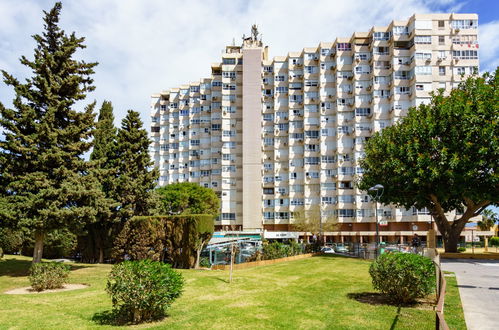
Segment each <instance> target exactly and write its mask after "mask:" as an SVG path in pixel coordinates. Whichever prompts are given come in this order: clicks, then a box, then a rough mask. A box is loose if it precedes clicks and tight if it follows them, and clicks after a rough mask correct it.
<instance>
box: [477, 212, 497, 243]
mask: <svg viewBox="0 0 499 330" xmlns="http://www.w3.org/2000/svg"><path fill="white" fill-rule="evenodd" d="M482 216H483V218H482V220H480V221H478V223H477V225H478V227H479V228H480V230H483V231H487V230H490V228H492V227H494V225H495V224H496V222H499V217H498V216H497V214H496V213H495V212H494V211H492V210H491V209H486V210H484V211H483V212H482ZM495 236H497V230H496V234H495Z"/></svg>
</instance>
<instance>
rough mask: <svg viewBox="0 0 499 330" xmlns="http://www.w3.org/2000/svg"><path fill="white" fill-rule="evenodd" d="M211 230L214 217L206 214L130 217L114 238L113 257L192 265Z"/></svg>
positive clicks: (180, 265)
mask: <svg viewBox="0 0 499 330" xmlns="http://www.w3.org/2000/svg"><path fill="white" fill-rule="evenodd" d="M213 231H214V217H213V215H209V214H191V215H174V216H149V217H133V218H132V219H130V220H129V221H128V222H127V223H126V224H125V226H124V228H123V230H122V231H121V232H120V234H119V235H118V237H117V238H116V241H115V248H114V250H113V256H114V258H116V259H117V260H118V261H120V260H124V259H126V258H128V259H130V260H144V259H150V260H156V261H160V260H161V261H167V262H169V263H171V264H172V265H173V267H176V268H192V267H194V266H195V264H196V257H197V253H198V251H200V249H201V248H202V247H203V245H204V244H206V243H207V242H208V241H209V240H210V239H211V237H212V235H213Z"/></svg>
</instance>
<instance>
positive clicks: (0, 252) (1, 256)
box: [0, 247, 3, 259]
mask: <svg viewBox="0 0 499 330" xmlns="http://www.w3.org/2000/svg"><path fill="white" fill-rule="evenodd" d="M2 258H3V250H2V248H1V247H0V259H2Z"/></svg>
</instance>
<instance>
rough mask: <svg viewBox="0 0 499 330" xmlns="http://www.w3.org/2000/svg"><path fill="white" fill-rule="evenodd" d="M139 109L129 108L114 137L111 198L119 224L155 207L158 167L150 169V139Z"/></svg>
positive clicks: (148, 212) (152, 210) (156, 203)
mask: <svg viewBox="0 0 499 330" xmlns="http://www.w3.org/2000/svg"><path fill="white" fill-rule="evenodd" d="M142 125H143V124H142V121H141V120H140V115H139V113H138V112H135V111H132V110H128V113H127V115H126V117H125V118H124V119H123V121H122V123H121V128H120V129H119V130H118V136H117V139H116V151H115V155H114V157H115V159H114V161H113V162H114V167H115V168H116V169H117V178H116V187H115V189H114V193H115V196H114V198H115V199H116V200H117V201H119V203H120V208H119V210H118V214H119V217H120V218H121V221H122V223H124V222H125V221H127V220H128V219H130V218H131V217H133V216H136V215H150V214H153V213H154V212H155V211H156V209H157V207H158V199H157V197H156V194H155V191H154V188H155V186H156V181H157V179H158V176H159V173H158V170H157V169H155V168H152V165H153V163H152V162H151V157H150V156H149V144H150V140H149V138H148V137H147V131H146V130H145V129H144V128H142Z"/></svg>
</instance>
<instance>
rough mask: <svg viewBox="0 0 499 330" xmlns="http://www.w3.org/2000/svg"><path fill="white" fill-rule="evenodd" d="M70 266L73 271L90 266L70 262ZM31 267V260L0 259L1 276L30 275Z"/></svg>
mask: <svg viewBox="0 0 499 330" xmlns="http://www.w3.org/2000/svg"><path fill="white" fill-rule="evenodd" d="M69 266H70V267H71V268H70V270H71V271H73V270H77V269H81V268H87V267H88V266H83V265H78V264H69ZM30 267H31V260H23V259H16V258H15V257H14V258H9V259H4V260H0V276H9V277H22V276H28V275H29V268H30Z"/></svg>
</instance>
